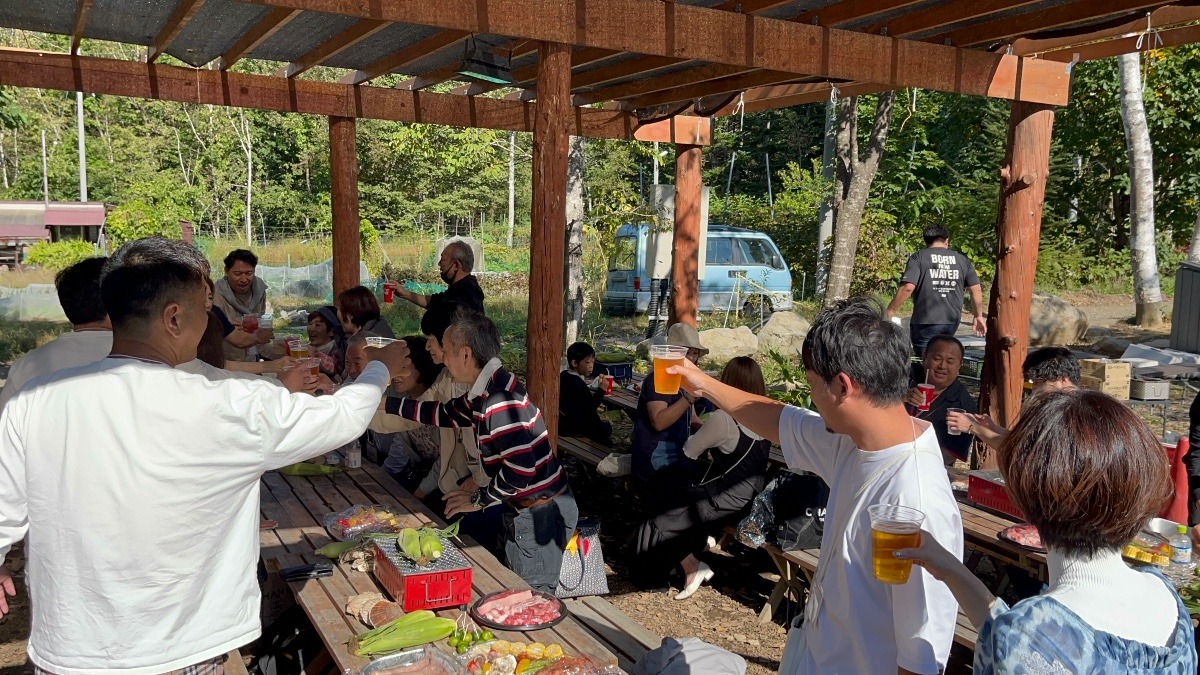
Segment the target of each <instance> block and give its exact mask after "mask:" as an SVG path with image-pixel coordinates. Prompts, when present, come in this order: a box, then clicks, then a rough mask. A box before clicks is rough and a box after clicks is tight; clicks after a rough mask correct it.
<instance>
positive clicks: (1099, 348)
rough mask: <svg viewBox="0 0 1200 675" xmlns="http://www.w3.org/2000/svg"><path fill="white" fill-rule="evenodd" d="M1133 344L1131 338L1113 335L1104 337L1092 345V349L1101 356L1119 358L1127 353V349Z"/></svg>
mask: <svg viewBox="0 0 1200 675" xmlns="http://www.w3.org/2000/svg"><path fill="white" fill-rule="evenodd" d="M1130 344H1132V343H1131V342H1130V341H1129V340H1122V339H1121V338H1119V337H1113V336H1111V335H1109V336H1106V337H1102V338H1100V339H1099V340H1097V341H1096V342H1095V343H1093V344H1092V346H1091V348H1090V349H1091V351H1093V352H1095V353H1097V354H1099V355H1100V356H1107V357H1108V358H1110V359H1119V358H1121V357H1122V356H1124V355H1125V350H1126V349H1129V345H1130Z"/></svg>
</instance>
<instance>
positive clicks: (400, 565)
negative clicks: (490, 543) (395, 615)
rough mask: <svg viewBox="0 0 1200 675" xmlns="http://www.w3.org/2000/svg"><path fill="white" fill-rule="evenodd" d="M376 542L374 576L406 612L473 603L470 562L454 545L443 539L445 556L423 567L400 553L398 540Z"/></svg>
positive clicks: (390, 539)
mask: <svg viewBox="0 0 1200 675" xmlns="http://www.w3.org/2000/svg"><path fill="white" fill-rule="evenodd" d="M373 543H374V546H375V578H376V579H377V580H378V581H379V585H381V586H383V588H384V590H385V591H387V593H388V595H390V596H392V599H393V600H395V601H396V602H398V603H400V605H401V606H402V607H403V608H404V611H405V612H412V611H416V610H418V609H439V608H442V607H457V606H460V605H466V604H469V603H470V602H471V563H470V562H469V561H468V560H467V559H466V556H464V555H463V554H462V551H459V550H458V547H457V546H455V545H454V544H452V543H450V542H448V541H443V542H442V544H443V551H442V557H441V558H438V559H437V560H436V561H435V562H434V563H432V564H430V565H429V566H428V567H425V568H420V567H417V566H416V565H415V564H413V562H412V561H410V560H408V559H407V558H404V557H403V556H401V555H400V554H399V552H397V550H396V540H395V539H392V538H390V537H389V538H387V539H377V540H375V541H374V542H373Z"/></svg>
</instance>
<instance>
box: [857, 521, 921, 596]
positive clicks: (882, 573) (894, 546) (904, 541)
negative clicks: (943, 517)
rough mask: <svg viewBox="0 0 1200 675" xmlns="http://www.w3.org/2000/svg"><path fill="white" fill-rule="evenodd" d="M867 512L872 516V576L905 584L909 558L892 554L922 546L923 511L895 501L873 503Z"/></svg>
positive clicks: (888, 582)
mask: <svg viewBox="0 0 1200 675" xmlns="http://www.w3.org/2000/svg"><path fill="white" fill-rule="evenodd" d="M867 513H868V514H869V515H870V516H871V566H872V567H873V568H874V571H875V578H876V579H878V580H880V581H882V582H883V583H885V584H905V583H908V575H909V573H910V572H912V561H911V560H900V559H899V558H896V557H895V556H893V555H892V553H894V552H896V551H899V550H900V549H904V548H916V547H918V546H920V545H921V523H922V522H924V520H925V514H924V513H921V512H920V511H918V510H916V509H912V508H909V507H907V506H897V505H895V504H876V505H874V506H872V507H870V508H868V509H867Z"/></svg>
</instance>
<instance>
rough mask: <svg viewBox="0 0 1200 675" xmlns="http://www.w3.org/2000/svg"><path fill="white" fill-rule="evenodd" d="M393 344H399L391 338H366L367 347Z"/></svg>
mask: <svg viewBox="0 0 1200 675" xmlns="http://www.w3.org/2000/svg"><path fill="white" fill-rule="evenodd" d="M393 342H399V340H393V339H392V338H385V337H374V336H372V337H369V338H367V346H368V347H385V346H387V345H390V344H392V343H393Z"/></svg>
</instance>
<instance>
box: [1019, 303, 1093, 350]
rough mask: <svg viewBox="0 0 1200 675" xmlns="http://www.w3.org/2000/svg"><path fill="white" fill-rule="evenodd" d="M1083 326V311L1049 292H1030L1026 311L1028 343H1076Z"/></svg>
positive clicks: (1044, 345) (1086, 319) (1040, 344)
mask: <svg viewBox="0 0 1200 675" xmlns="http://www.w3.org/2000/svg"><path fill="white" fill-rule="evenodd" d="M1087 329H1088V318H1087V314H1084V313H1083V310H1081V309H1079V308H1078V307H1075V306H1074V305H1071V304H1069V303H1067V302H1066V301H1065V300H1063V299H1062V298H1057V297H1055V296H1053V295H1044V294H1042V293H1034V294H1033V306H1032V308H1031V309H1030V312H1029V344H1030V345H1031V346H1034V347H1046V346H1052V345H1076V344H1080V342H1081V341H1082V340H1083V337H1084V335H1086V334H1087Z"/></svg>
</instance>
